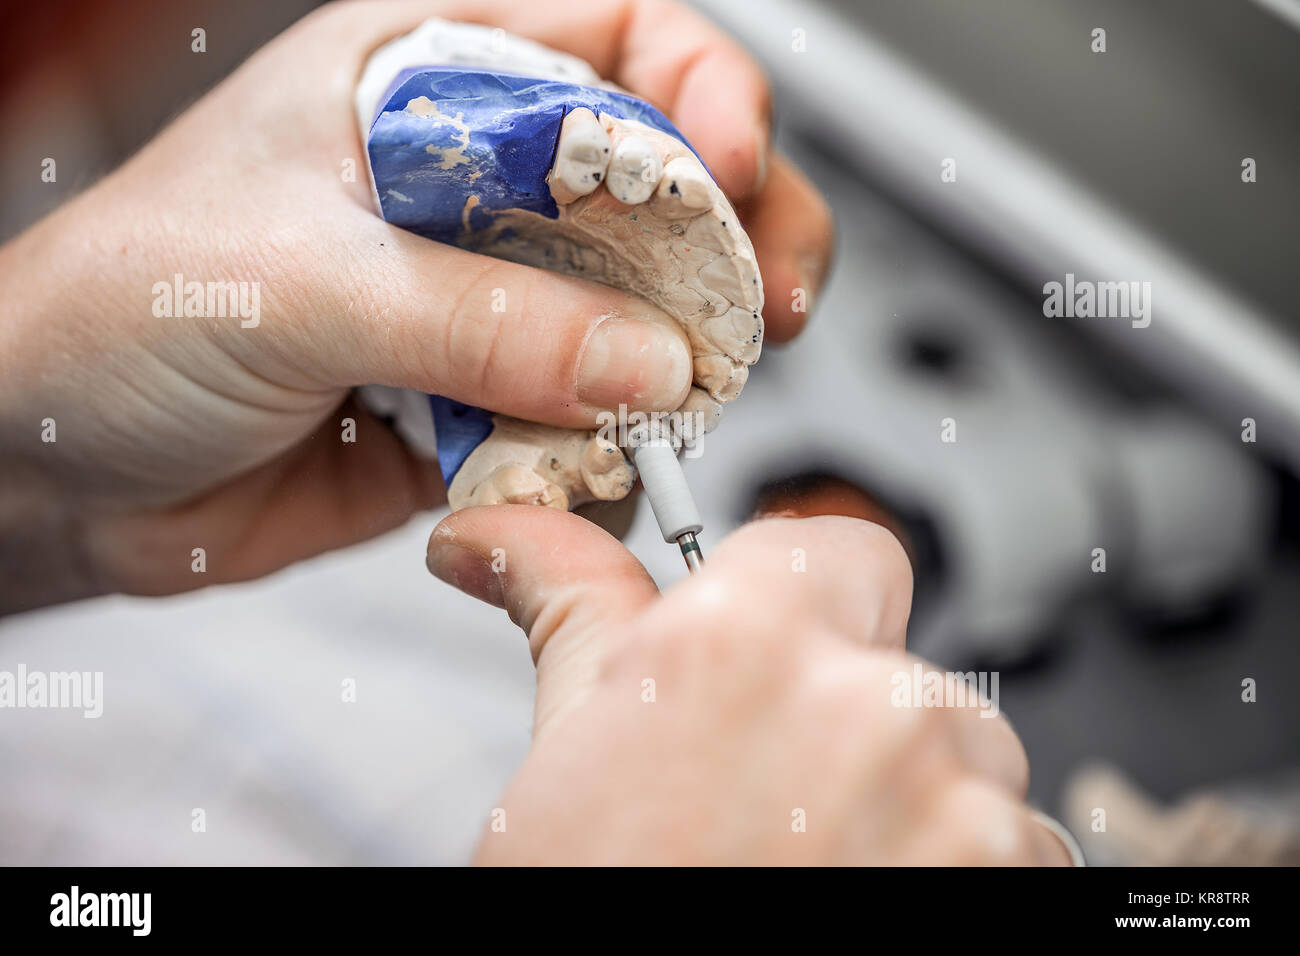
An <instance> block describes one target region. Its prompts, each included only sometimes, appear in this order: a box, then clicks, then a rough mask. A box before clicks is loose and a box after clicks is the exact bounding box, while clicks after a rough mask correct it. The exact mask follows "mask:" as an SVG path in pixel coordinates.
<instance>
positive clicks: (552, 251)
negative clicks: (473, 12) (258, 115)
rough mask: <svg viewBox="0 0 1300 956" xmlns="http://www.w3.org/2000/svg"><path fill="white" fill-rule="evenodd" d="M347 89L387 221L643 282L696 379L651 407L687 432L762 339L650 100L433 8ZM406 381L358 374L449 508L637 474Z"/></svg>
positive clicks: (754, 355) (727, 249) (676, 138)
mask: <svg viewBox="0 0 1300 956" xmlns="http://www.w3.org/2000/svg"><path fill="white" fill-rule="evenodd" d="M356 105H357V116H358V121H359V123H360V125H361V131H362V138H363V140H364V141H365V143H366V147H367V149H366V152H367V158H368V160H369V165H370V171H371V180H372V184H373V185H374V188H375V199H376V202H377V204H378V207H379V209H380V211H381V213H382V215H383V216H384V218H385V219H386V220H388V221H389V222H392V223H394V224H396V225H400V226H402V227H403V228H406V229H410V230H412V231H413V232H417V233H419V234H420V235H423V236H426V237H428V238H431V239H436V240H438V241H441V242H449V243H453V244H455V245H458V246H461V247H462V248H465V249H469V250H472V251H475V252H480V253H483V254H486V255H490V256H495V257H498V258H502V259H509V260H511V261H514V262H519V263H523V264H526V265H532V266H538V267H541V268H545V269H550V270H553V271H556V272H562V273H566V274H568V275H573V276H578V277H581V278H584V279H590V280H594V281H596V282H602V283H604V284H606V285H609V286H613V287H615V288H618V289H622V290H624V291H627V292H631V293H634V294H636V295H639V296H641V297H642V298H644V299H647V300H648V301H650V302H651V303H653V304H654V305H656V306H657V307H659V308H660V309H661V310H663V311H664V312H665V313H667V314H668V315H669V316H671V317H672V318H673V319H674V320H676V321H677V322H678V323H679V324H680V325H681V326H682V328H683V329H684V330H685V332H686V334H687V337H688V339H689V341H690V345H691V352H692V366H693V380H694V385H693V387H692V388H691V390H690V392H689V394H688V395H687V397H686V399H685V400H684V402H683V404H682V405H681V407H680V408H679V409H676V410H673V409H660V410H658V411H665V412H668V411H677V412H679V413H680V415H679V416H674V417H673V418H672V419H671V421H673V422H674V423H675V424H680V423H682V422H685V423H686V430H687V431H689V430H691V429H692V428H694V429H695V430H696V434H695V435H691V434H684V435H680V436H679V438H684V439H687V440H690V439H691V438H693V437H698V435H699V434H703V433H706V432H707V431H710V430H711V429H712V428H713V427H714V426H715V425H716V424H717V422H718V420H719V417H720V415H721V410H722V404H724V403H726V402H730V401H731V400H733V399H734V398H735V397H736V396H737V395H739V394H740V391H741V389H742V388H743V387H744V384H745V380H746V378H747V377H748V374H749V366H750V365H753V364H754V362H756V361H757V360H758V356H759V351H760V349H761V348H762V340H763V320H762V308H763V286H762V279H761V278H760V276H759V273H758V269H757V267H756V265H755V262H754V249H753V246H752V245H751V244H750V241H749V237H748V236H747V235H746V234H745V232H744V230H743V229H742V228H741V226H740V222H739V221H738V220H737V218H736V214H735V211H734V210H733V209H732V207H731V204H730V203H729V202H728V200H727V198H726V197H725V196H724V195H723V193H722V191H721V190H720V189H719V188H718V186H717V185H716V184H715V183H714V181H713V179H712V177H711V176H710V175H709V173H708V172H707V171H706V170H705V168H704V165H703V164H702V163H701V162H700V160H699V158H698V157H697V156H696V155H695V153H694V152H693V151H692V149H691V148H690V147H689V146H688V145H687V144H686V143H685V141H684V139H683V138H682V136H681V134H680V133H679V132H678V131H677V130H676V128H675V127H673V125H672V124H671V123H670V122H669V121H668V120H667V119H666V118H665V117H664V116H663V115H662V114H660V113H659V112H658V111H657V110H655V109H654V108H653V107H651V106H650V105H649V104H647V103H644V102H642V101H641V100H638V99H636V98H634V97H632V96H630V95H629V94H627V93H626V92H624V91H622V90H620V89H619V88H618V87H616V86H614V85H612V84H609V83H606V82H604V81H602V80H601V79H600V77H598V76H597V75H596V73H595V71H594V70H592V68H591V67H590V66H589V65H588V64H587V63H585V62H584V61H582V60H579V59H577V58H575V57H571V56H568V55H566V54H563V53H559V52H557V51H554V50H550V49H547V48H546V47H543V46H540V45H538V44H536V43H532V42H531V41H527V40H523V39H521V38H518V37H513V36H510V35H508V34H505V33H504V32H503V31H501V30H491V29H488V28H486V27H480V26H474V25H470V24H459V23H449V22H447V21H443V20H437V19H434V20H429V21H427V22H426V23H424V24H423V25H422V26H420V27H419V28H418V29H417V30H415V31H414V32H412V33H410V34H408V35H406V36H404V37H401V38H399V39H397V40H394V41H393V42H391V43H389V44H387V45H386V46H384V47H382V48H380V49H379V50H378V51H376V52H375V53H374V54H373V55H372V56H371V58H370V60H369V61H368V63H367V66H366V69H365V71H364V73H363V76H362V79H361V82H360V83H359V85H358V87H357V95H356ZM683 361H685V356H683ZM413 395H414V393H402V392H400V391H398V390H394V389H380V388H375V387H371V388H368V389H363V390H362V396H363V398H364V399H365V400H366V401H367V402H368V403H369V404H370V405H371V407H372V408H373V409H374V410H375V411H377V412H378V413H380V414H381V415H388V416H391V417H393V418H394V420H395V423H396V427H397V430H398V432H399V434H401V435H402V436H403V437H404V438H405V439H406V441H407V442H408V443H409V444H410V445H411V446H412V447H413V448H414V449H415V450H416V451H417V452H419V453H422V454H425V455H427V456H432V455H433V454H434V453H435V452H436V455H437V458H438V460H439V464H440V466H441V468H442V472H443V477H444V478H445V479H446V481H447V490H448V500H449V502H450V504H451V507H452V508H453V509H458V508H462V507H466V506H468V505H474V504H495V503H500V502H511V503H531V504H543V505H549V506H552V507H556V508H563V509H569V508H574V507H577V506H578V505H581V504H584V503H586V502H589V501H593V500H605V501H612V500H617V499H620V498H622V497H624V496H625V495H627V493H628V492H629V491H630V490H631V488H632V485H633V482H634V480H635V477H636V475H635V470H634V468H633V466H632V465H631V463H630V462H629V461H628V460H627V458H625V457H624V455H623V453H622V451H621V450H620V449H619V447H618V446H617V445H616V444H614V443H613V442H612V441H609V440H607V438H606V437H604V436H603V435H601V434H597V433H596V432H593V431H581V430H572V429H563V428H555V427H551V426H546V425H538V424H534V423H531V422H523V421H519V420H517V419H513V418H509V417H507V416H505V415H497V414H492V413H490V412H486V411H484V410H482V409H476V408H471V407H469V406H465V405H461V404H459V403H456V402H452V401H450V400H449V399H445V398H441V397H438V396H429V397H425V396H419V397H418V398H413ZM612 437H613V436H612Z"/></svg>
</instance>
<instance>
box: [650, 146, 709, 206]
mask: <svg viewBox="0 0 1300 956" xmlns="http://www.w3.org/2000/svg"><path fill="white" fill-rule="evenodd" d="M711 186H712V181H711V180H710V179H709V174H708V173H706V172H705V171H704V167H703V166H701V165H700V164H699V162H698V161H697V160H695V159H692V158H691V157H689V156H678V157H677V158H676V159H674V160H672V161H671V162H669V163H668V165H667V166H665V167H664V178H663V179H661V180H659V188H658V189H656V190H655V203H654V206H655V212H657V213H658V214H659V215H661V216H663V217H664V218H666V219H682V218H684V217H686V216H698V215H699V214H700V213H702V212H704V210H706V209H710V208H712V207H713V196H712V195H711V192H710V187H711Z"/></svg>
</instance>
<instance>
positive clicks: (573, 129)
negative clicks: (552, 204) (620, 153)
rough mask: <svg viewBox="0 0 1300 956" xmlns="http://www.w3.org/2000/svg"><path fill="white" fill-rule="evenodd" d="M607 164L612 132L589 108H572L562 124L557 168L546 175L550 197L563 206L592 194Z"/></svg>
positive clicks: (603, 176) (603, 175)
mask: <svg viewBox="0 0 1300 956" xmlns="http://www.w3.org/2000/svg"><path fill="white" fill-rule="evenodd" d="M608 165H609V134H608V133H606V132H605V127H604V126H603V125H601V122H600V120H598V119H596V114H595V113H593V112H592V111H591V110H589V109H587V108H586V107H578V108H577V109H575V110H570V111H569V113H568V115H566V116H565V117H564V122H563V123H561V124H560V145H559V148H558V149H557V150H556V153H555V167H554V168H553V169H552V170H551V172H550V175H549V176H547V177H546V181H547V182H548V183H549V184H550V187H551V196H552V197H553V198H554V199H555V201H556V202H558V203H559V204H560V205H568V204H569V203H571V202H573V201H574V200H575V199H577V198H578V197H579V196H586V195H588V194H590V193H591V192H592V191H593V190H595V188H596V187H597V186H599V185H600V181H601V180H602V179H604V178H605V167H606V166H608Z"/></svg>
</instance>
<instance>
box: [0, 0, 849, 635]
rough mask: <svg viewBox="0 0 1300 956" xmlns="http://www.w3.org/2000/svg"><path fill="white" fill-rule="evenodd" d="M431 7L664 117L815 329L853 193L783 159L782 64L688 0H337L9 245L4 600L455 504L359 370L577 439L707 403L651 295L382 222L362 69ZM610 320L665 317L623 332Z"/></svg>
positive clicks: (219, 565) (795, 321)
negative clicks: (360, 117) (172, 289)
mask: <svg viewBox="0 0 1300 956" xmlns="http://www.w3.org/2000/svg"><path fill="white" fill-rule="evenodd" d="M433 14H437V15H441V16H444V17H448V18H451V19H463V20H471V21H477V22H481V23H487V24H491V25H496V26H501V27H504V28H506V29H507V30H510V31H512V32H516V33H519V34H522V35H525V36H529V37H533V38H535V39H537V40H540V41H542V42H543V43H546V44H549V45H551V46H553V47H558V48H561V49H564V50H567V51H569V52H572V53H575V54H577V55H579V56H581V57H584V58H586V59H587V60H589V61H591V62H592V63H593V65H594V66H595V67H596V68H597V69H598V70H600V71H601V72H602V73H604V74H605V75H607V76H609V77H611V78H612V79H614V80H616V81H617V82H619V83H620V84H622V85H623V86H625V87H627V88H630V89H631V90H632V91H634V92H636V93H638V94H639V95H641V96H643V97H645V98H646V99H648V100H650V101H651V102H653V103H655V104H657V105H658V106H659V107H661V108H662V109H663V110H664V111H665V112H667V114H668V115H669V116H670V117H671V118H672V119H673V120H674V121H675V122H676V123H677V125H678V126H679V127H680V128H681V129H682V130H683V131H684V132H685V134H686V135H687V136H688V137H690V138H691V139H692V140H693V141H694V143H695V145H696V146H697V147H698V148H699V149H700V151H701V153H702V154H703V156H704V158H705V160H706V161H708V163H709V164H710V165H711V167H712V169H713V170H714V172H715V174H716V175H717V177H718V179H719V181H720V183H721V184H722V185H723V187H724V188H725V189H727V191H728V192H729V193H730V194H731V196H732V197H733V198H735V199H736V200H737V201H738V203H739V205H740V209H741V210H742V211H743V214H744V216H745V219H746V227H747V229H748V231H749V234H750V235H751V237H752V238H753V240H754V243H755V246H756V247H757V250H758V257H759V263H760V266H761V268H762V270H763V274H764V278H765V280H766V284H767V286H768V289H769V292H768V300H769V303H770V304H769V309H768V311H767V314H766V317H767V329H768V336H769V338H770V339H772V340H774V341H781V340H784V339H788V338H790V337H791V336H793V335H794V334H795V333H796V332H797V331H798V329H799V327H800V324H801V322H802V320H803V318H804V314H803V313H794V312H791V311H790V305H791V302H792V297H791V295H790V292H789V290H790V289H791V288H792V287H794V286H802V287H804V288H807V289H809V290H814V289H815V288H816V287H817V285H818V284H819V282H820V280H821V278H822V273H823V271H824V269H825V265H826V260H827V255H828V247H829V240H830V234H829V218H828V216H827V213H826V208H825V205H824V204H823V203H822V201H821V199H820V198H819V197H818V196H817V194H816V193H815V192H814V191H813V190H812V189H811V187H810V186H809V185H808V184H807V183H806V182H805V181H804V180H803V179H802V178H801V177H800V176H799V175H798V174H797V173H796V172H795V171H794V170H793V168H792V167H790V166H789V165H788V164H787V163H786V162H784V161H783V160H781V159H779V158H777V157H770V158H769V156H768V145H767V144H768V115H767V109H768V91H767V88H766V85H765V83H764V80H763V78H762V76H761V74H760V73H759V71H758V69H757V68H756V67H755V65H754V64H753V63H752V62H751V61H750V60H749V59H748V58H747V57H746V56H745V55H744V54H743V53H742V52H741V51H740V50H739V49H738V48H737V47H736V46H735V45H734V43H733V42H732V41H730V40H729V39H727V38H726V37H725V36H723V35H722V34H721V33H720V32H718V31H717V30H716V29H715V28H714V27H712V26H710V25H709V24H707V23H706V22H704V21H703V20H702V19H701V18H700V17H699V16H698V15H696V14H695V13H693V12H691V11H689V10H687V9H685V8H683V7H679V6H677V5H675V4H673V3H668V2H664V0H623V2H619V0H588V2H584V3H581V4H569V5H563V4H561V5H559V6H557V5H554V4H521V3H515V2H501V3H491V2H479V0H474V2H469V0H465V2H441V3H440V2H432V0H430V2H415V0H384V2H374V3H349V4H340V5H335V6H330V7H328V8H325V9H323V10H321V11H319V12H317V13H316V14H313V15H312V16H309V17H307V18H306V19H305V20H303V21H302V22H301V23H299V24H297V25H296V26H294V27H293V28H292V29H290V30H288V31H287V32H286V33H284V34H283V35H282V36H280V37H279V38H277V39H276V40H275V41H273V42H272V43H271V44H269V45H268V46H267V47H265V48H264V49H263V50H261V51H260V52H258V53H257V54H256V55H255V56H253V57H252V59H250V60H249V61H248V63H246V64H245V65H244V66H243V67H241V68H240V69H239V70H238V71H237V72H236V73H235V74H234V75H232V76H231V77H230V78H229V79H228V80H226V81H225V82H224V83H222V84H221V85H220V86H218V87H217V88H216V89H215V90H214V91H213V92H212V93H210V94H209V95H208V96H206V97H205V98H204V99H202V100H201V101H200V102H199V103H198V104H197V105H195V106H194V107H193V108H191V109H190V110H189V111H188V112H186V113H185V114H183V115H182V116H181V117H180V118H179V119H178V120H177V121H176V122H174V123H173V124H172V125H171V126H169V127H168V128H167V129H166V130H165V131H164V132H163V133H162V134H160V135H159V136H158V137H157V138H156V139H155V140H154V141H153V142H152V143H150V144H149V145H148V146H147V147H146V148H145V149H144V150H143V151H142V152H141V153H140V154H138V155H137V156H136V157H135V158H133V159H132V160H131V161H130V162H128V163H127V164H126V165H125V166H123V167H122V168H121V169H120V170H118V171H117V172H116V173H114V174H113V175H111V176H109V177H108V178H107V179H105V180H103V181H102V182H100V183H99V184H98V185H96V186H95V187H94V188H93V189H90V190H89V191H87V192H86V193H84V194H82V195H81V196H80V197H78V198H77V199H76V200H74V201H72V202H70V203H68V204H67V205H66V206H64V207H63V208H61V209H60V210H59V211H57V212H56V213H55V214H53V215H51V216H50V217H48V218H47V219H45V220H44V221H42V222H41V223H39V224H38V225H37V226H35V227H33V228H32V229H31V230H30V231H29V232H28V233H26V234H25V235H23V236H21V237H20V238H18V239H16V240H14V241H13V242H12V243H10V244H9V245H8V246H6V247H5V248H4V249H3V250H0V312H2V315H0V458H3V460H4V462H5V471H4V474H3V476H0V533H2V534H0V537H2V538H3V548H0V552H2V553H0V577H3V578H4V579H5V581H6V584H7V589H6V590H7V591H8V593H5V594H0V611H3V610H12V609H14V608H16V607H23V606H33V605H38V604H42V603H49V602H52V601H57V600H63V599H67V598H71V597H78V596H83V595H88V594H95V593H102V592H109V591H128V592H135V593H167V592H172V591H178V590H185V589H188V588H192V587H196V586H198V585H200V584H205V583H215V582H221V581H231V580H239V579H244V578H249V577H254V576H257V575H261V574H264V573H266V572H269V571H271V570H274V569H276V568H278V567H280V566H282V565H284V564H286V563H288V562H290V561H293V560H295V559H298V558H302V557H304V556H308V555H311V554H315V553H318V552H320V551H323V550H326V549H329V548H334V547H338V546H341V545H345V544H349V543H351V542H354V541H358V540H361V539H363V538H366V537H369V536H371V535H373V534H376V533H378V532H380V531H383V530H385V529H387V528H390V527H393V526H395V525H397V524H399V523H400V522H402V521H403V520H404V519H406V518H407V517H408V516H409V515H410V514H411V513H412V512H413V511H415V510H418V509H421V508H425V507H430V506H432V505H434V504H435V503H437V501H438V500H439V498H440V496H441V494H442V490H441V482H440V479H439V478H438V477H437V474H436V472H435V470H434V469H433V468H432V467H430V466H428V465H425V464H422V463H418V462H417V461H415V460H414V459H413V458H412V457H411V456H410V455H409V454H408V453H407V451H406V449H405V448H404V447H403V445H402V444H401V443H400V442H398V441H397V440H396V439H395V438H393V437H392V436H391V435H390V434H389V433H388V432H387V431H385V430H384V429H383V428H382V427H380V426H379V425H378V423H375V422H373V421H372V420H371V419H369V418H368V417H367V416H366V415H365V414H363V413H362V412H360V411H359V410H357V409H356V408H353V407H350V406H349V407H345V408H342V409H340V403H342V402H343V401H344V398H345V396H346V395H347V394H348V390H349V389H350V388H351V387H352V386H355V385H361V384H368V383H376V384H387V385H394V386H406V387H411V388H416V389H420V390H422V391H427V392H436V393H440V394H443V395H447V396H451V397H453V398H456V399H459V400H462V401H465V402H468V403H472V404H475V405H480V406H483V407H486V408H490V409H493V410H496V411H501V412H506V413H509V414H511V415H515V416H518V417H521V418H526V419H532V420H535V421H540V422H546V423H550V424H555V425H562V426H571V427H579V426H590V425H592V424H593V423H594V421H595V416H596V414H597V412H598V411H600V410H602V409H608V408H616V407H617V406H618V405H619V404H620V403H622V402H626V403H628V404H629V406H632V407H648V408H661V407H667V403H666V402H665V401H663V400H661V398H660V396H661V395H669V396H674V397H675V396H679V395H680V394H681V393H682V391H683V390H684V388H685V387H686V384H687V383H686V382H685V381H681V380H674V379H673V377H672V375H670V374H668V373H667V372H665V371H664V370H663V369H660V368H658V367H657V366H656V363H655V362H654V361H653V360H647V358H646V356H647V355H650V356H654V355H656V354H659V353H661V352H663V351H665V350H662V349H655V348H650V349H646V348H644V347H643V346H645V345H647V344H652V343H653V342H655V341H657V340H659V339H661V338H662V337H672V338H674V339H678V340H682V333H681V332H680V330H679V329H678V328H677V326H676V325H675V324H674V323H673V322H671V321H670V320H669V319H668V318H667V317H666V316H664V315H663V314H662V313H659V312H658V311H657V310H655V309H653V308H652V307H650V306H649V305H647V304H646V303H644V302H642V301H641V300H639V299H636V298H633V297H631V296H628V295H626V294H624V293H621V292H617V291H613V290H611V289H607V288H604V287H601V286H597V285H594V284H588V283H584V282H580V281H577V280H573V279H569V278H562V277H559V276H556V275H553V274H551V273H547V272H542V271H539V270H535V269H530V268H527V267H524V266H517V265H511V264H507V263H503V262H499V261H496V260H491V259H487V258H483V257H480V256H477V255H474V254H471V253H468V252H463V251H461V250H458V249H455V248H451V247H448V246H443V245H438V244H436V243H433V242H430V241H427V240H424V239H421V238H418V237H416V236H414V235H411V234H408V233H405V232H403V231H401V230H399V229H396V228H394V227H391V226H389V225H387V224H385V223H384V222H383V221H381V220H380V219H379V218H378V216H377V215H376V214H375V213H374V212H373V211H372V208H371V199H370V196H369V187H368V184H367V177H366V172H365V169H366V166H365V159H364V156H363V154H362V147H361V143H360V141H359V137H358V134H357V130H356V121H355V119H354V114H353V105H352V96H353V90H354V87H355V83H356V80H357V78H358V75H359V73H360V70H361V67H362V64H363V62H364V60H365V58H366V56H367V55H368V54H369V53H370V52H371V51H372V50H373V49H375V48H376V47H377V46H379V45H380V44H381V43H383V42H385V41H386V40H388V39H390V38H391V37H393V36H396V35H399V34H401V33H404V32H406V31H408V30H410V29H412V28H413V27H415V26H416V25H417V24H419V23H420V22H421V21H423V20H424V19H425V18H426V17H428V16H430V15H433ZM105 79H106V82H111V81H112V78H111V77H109V78H105ZM765 170H766V172H765ZM348 174H350V181H349V176H348ZM178 274H179V275H180V276H182V277H183V280H184V281H187V282H188V281H195V282H201V283H207V282H227V281H228V282H234V283H241V282H244V283H256V284H257V288H258V293H259V296H260V302H259V305H260V310H259V315H258V321H257V325H256V327H243V325H242V323H241V319H240V318H239V317H238V316H236V317H232V318H198V317H190V318H185V317H177V318H169V317H159V316H157V315H155V314H154V305H155V298H156V293H155V291H154V287H155V284H156V283H160V282H161V283H171V282H172V281H173V277H174V276H176V275H178ZM250 288H251V287H250ZM497 289H504V290H505V291H506V296H505V298H504V305H505V310H504V312H501V311H493V305H494V304H496V303H497V302H498V301H499V300H498V298H497V297H496V296H494V290H497ZM175 305H176V308H178V309H181V308H182V305H183V304H181V303H177V304H175ZM610 316H632V317H637V318H640V319H644V320H645V321H644V322H634V323H627V322H621V323H608V324H607V325H605V326H604V327H602V325H601V323H602V320H603V319H605V318H607V317H610ZM611 330H612V331H611ZM607 332H609V335H608V337H607V338H606V333H607ZM682 377H683V373H682V371H681V370H680V369H678V371H677V378H678V379H680V378H682ZM638 393H639V395H640V401H638V400H637V399H636V398H634V396H636V395H637V394H638ZM347 417H351V418H353V419H355V420H356V423H357V425H356V429H357V430H356V436H357V441H356V443H355V444H349V443H345V442H343V441H342V440H341V436H342V433H343V427H344V426H343V424H342V420H343V419H344V418H347ZM49 421H52V422H53V427H54V429H55V430H54V432H51V431H50V426H49V425H48V424H46V423H47V422H49ZM51 435H53V437H55V438H56V441H54V442H49V441H48V438H49V437H50V436H51ZM43 437H45V438H46V439H47V440H45V441H43V440H42V438H43ZM195 548H203V549H204V552H205V558H204V560H205V561H206V571H207V573H206V574H202V575H200V574H195V573H193V572H192V569H191V566H192V563H193V560H194V559H193V558H192V557H191V555H192V553H193V549H195Z"/></svg>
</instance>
